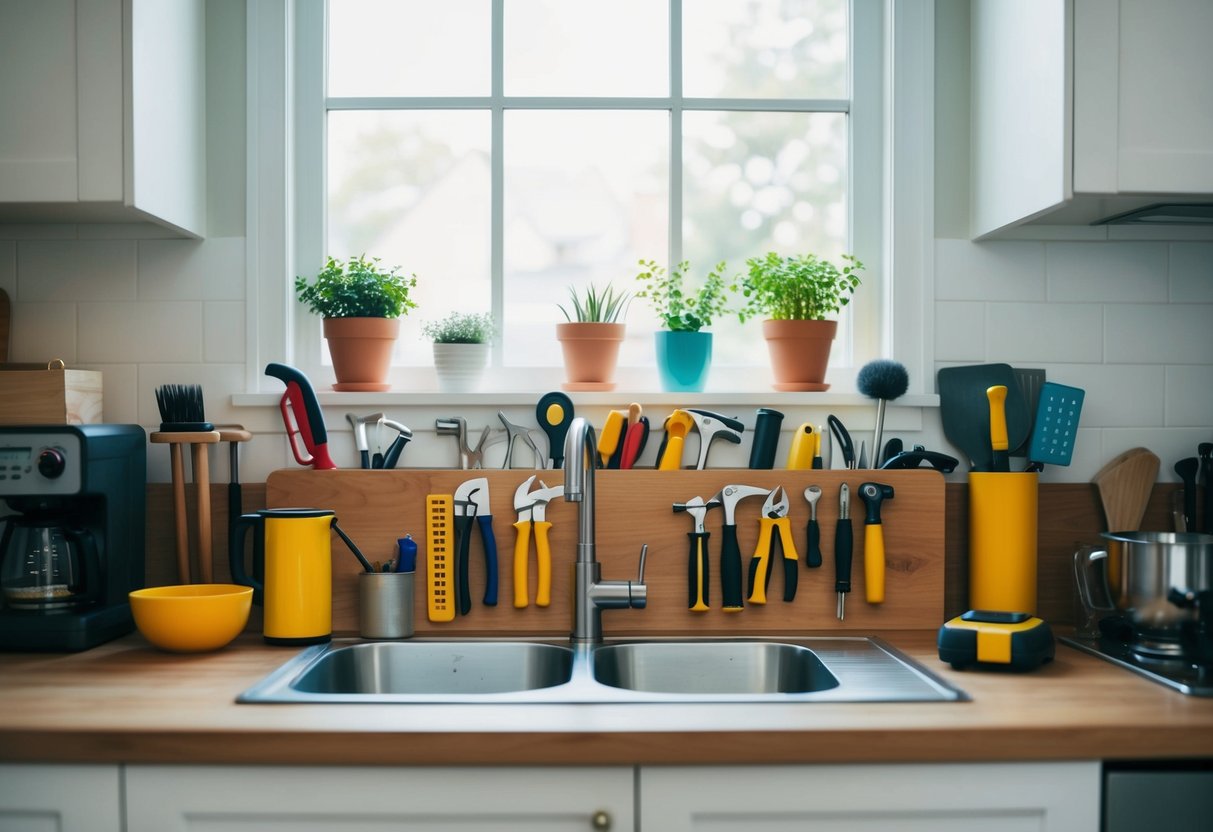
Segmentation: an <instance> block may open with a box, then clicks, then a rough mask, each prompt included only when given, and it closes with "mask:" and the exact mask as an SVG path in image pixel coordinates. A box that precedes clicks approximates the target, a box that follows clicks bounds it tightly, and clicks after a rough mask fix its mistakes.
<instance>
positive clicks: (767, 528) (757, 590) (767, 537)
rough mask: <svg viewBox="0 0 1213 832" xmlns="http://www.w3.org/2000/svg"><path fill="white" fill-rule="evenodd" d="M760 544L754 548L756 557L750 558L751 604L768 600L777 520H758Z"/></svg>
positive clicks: (763, 602)
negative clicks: (772, 536)
mask: <svg viewBox="0 0 1213 832" xmlns="http://www.w3.org/2000/svg"><path fill="white" fill-rule="evenodd" d="M758 523H759V532H758V546H757V547H756V548H755V549H754V557H753V558H752V559H751V560H750V597H749V599H748V600H749V602H750V603H751V604H765V603H766V602H767V580H768V579H769V578H770V576H771V573H770V567H771V530H772V529H774V527H775V521H774V520H772V519H771V518H769V517H763V518H762V519H760V520H759V521H758Z"/></svg>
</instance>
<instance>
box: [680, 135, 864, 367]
mask: <svg viewBox="0 0 1213 832" xmlns="http://www.w3.org/2000/svg"><path fill="white" fill-rule="evenodd" d="M846 126H847V125H846V116H844V115H842V114H839V113H750V112H727V113H725V112H689V113H685V114H684V117H683V177H684V179H683V254H684V256H685V257H686V258H687V259H689V260H690V261H691V266H692V270H693V273H694V274H695V275H696V276H701V275H703V274H705V273H706V271H707V269H708V268H710V267H711V266H713V265H715V264H716V263H718V262H720V261H721V260H725V261H727V262H728V266H729V272H728V273H729V274H740V273H742V272H744V271H745V261H746V260H747V259H748V258H751V257H760V256H762V255H763V254H765V253H766V252H768V251H778V252H779V253H780V254H781V255H784V256H789V255H796V254H805V253H809V252H812V253H814V254H817V255H818V256H819V257H825V258H828V259H830V260H834V261H835V262H837V260H836V258H837V257H838V255H839V254H842V253H844V252H846V251H847V249H846V245H847V158H846V148H847V135H846ZM756 327H757V323H756V322H753V321H751V322H749V323H747V324H745V326H744V330H743V327H742V326H741V325H740V324H738V323H737V322H736V318H735V317H732V316H731V317H730V318H729V319H728V320H726V321H721V322H719V323H718V324H717V325H715V326H713V330H714V331H715V332H717V336H716V337H717V341H718V346H716V347H715V348H714V349H713V356H714V359H713V360H714V361H718V362H719V363H721V364H747V363H761V362H763V361H765V360H766V353H765V349H766V347H765V345H764V343H763V341H762V338H761V337H758V336H757V335H756V334H755V333H756V331H757V330H756ZM844 336H845V332H843V331H841V329H840V334H839V336H838V340H839V342H843V341H844ZM840 357H844V356H840Z"/></svg>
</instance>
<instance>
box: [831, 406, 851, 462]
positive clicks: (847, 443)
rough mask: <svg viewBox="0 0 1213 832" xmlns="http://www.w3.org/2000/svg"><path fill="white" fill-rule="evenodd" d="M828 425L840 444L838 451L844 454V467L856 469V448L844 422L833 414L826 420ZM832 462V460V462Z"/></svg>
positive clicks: (835, 439)
mask: <svg viewBox="0 0 1213 832" xmlns="http://www.w3.org/2000/svg"><path fill="white" fill-rule="evenodd" d="M826 423H827V424H828V425H829V426H830V433H831V435H832V436H833V437H834V441H835V442H837V443H838V450H839V452H840V453H841V454H842V467H843V468H854V467H855V446H854V445H853V444H852V443H851V434H850V432H848V431H847V429H846V426H845V425H843V423H842V420H841V419H839V418H838V417H837V416H835V415H834V414H833V413H831V414H830V415H829V417H828V418H827V419H826ZM831 456H833V454H831ZM831 461H832V460H831Z"/></svg>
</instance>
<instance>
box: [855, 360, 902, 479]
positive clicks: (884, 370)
mask: <svg viewBox="0 0 1213 832" xmlns="http://www.w3.org/2000/svg"><path fill="white" fill-rule="evenodd" d="M856 384H857V386H858V387H859V392H860V393H863V394H864V395H865V396H867V397H868V398H870V399H876V436H875V437H874V441H873V443H872V448H873V451H872V452H873V454H875V457H874V458H873V463H874V464H875V465H876V466H877V467H879V466H880V459H879V456H880V449H881V447H883V446H882V445H881V439H882V438H883V434H884V411H885V405H886V404H887V403H888V402H890V401H892V400H893V399H896V398H898V397H900V396H902V395H903V394H904V393H905V392H906V390H907V389H909V387H910V375H909V373H907V372H906V368H905V366H904V365H902V364H900V363H899V362H897V361H890V360H888V359H885V358H881V359H877V360H876V361H869V362H868V363H867V364H865V365H863V367H862V368H861V369H860V370H859V377H858V378H857V379H856Z"/></svg>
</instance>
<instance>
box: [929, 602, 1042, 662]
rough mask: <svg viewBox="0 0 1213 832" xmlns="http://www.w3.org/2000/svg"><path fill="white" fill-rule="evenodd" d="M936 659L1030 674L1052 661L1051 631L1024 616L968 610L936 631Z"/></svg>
mask: <svg viewBox="0 0 1213 832" xmlns="http://www.w3.org/2000/svg"><path fill="white" fill-rule="evenodd" d="M938 646H939V658H940V659H941V660H942V661H945V662H947V663H948V664H950V665H952V667H954V668H956V669H957V670H963V669H964V668H966V667H978V668H1003V669H1008V670H1033V669H1035V668H1037V667H1040V665H1042V664H1044V663H1046V662H1050V661H1052V660H1053V650H1054V645H1053V631H1052V630H1050V629H1049V625H1048V624H1046V623H1045V622H1044V621H1043V620H1041V619H1039V618H1036V617H1035V616H1033V615H1029V614H1028V613H1026V612H994V611H990V610H970V611H969V612H966V613H965V614H964V615H961V616H958V617H956V618H953V619H952V620H951V621H949V622H948V623H946V624H944V625H943V627H941V628H940V630H939V644H938Z"/></svg>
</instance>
